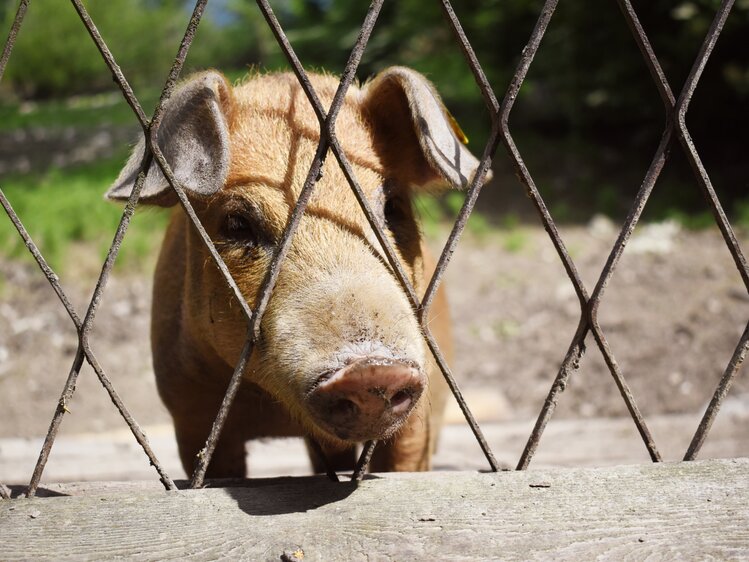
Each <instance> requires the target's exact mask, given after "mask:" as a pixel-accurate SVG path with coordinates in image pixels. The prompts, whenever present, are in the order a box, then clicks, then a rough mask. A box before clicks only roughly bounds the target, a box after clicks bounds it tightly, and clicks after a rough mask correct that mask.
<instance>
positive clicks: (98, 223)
mask: <svg viewBox="0 0 749 562" xmlns="http://www.w3.org/2000/svg"><path fill="white" fill-rule="evenodd" d="M124 156H125V155H124V154H121V155H119V156H118V157H116V158H111V159H108V160H105V161H102V162H97V163H95V164H90V165H86V166H82V167H76V168H71V169H68V170H56V169H53V170H49V171H47V172H44V173H41V174H32V175H25V176H11V177H8V178H6V179H4V180H3V182H2V184H1V185H0V187H2V190H3V192H4V193H5V196H6V197H7V198H8V200H9V201H10V203H11V205H12V206H13V208H14V210H15V211H16V213H17V214H18V216H19V217H20V218H21V220H22V221H23V223H24V226H25V227H26V230H27V231H28V232H29V234H30V235H31V237H32V239H33V240H34V242H35V243H36V244H37V246H38V247H39V248H40V250H41V251H42V254H43V255H44V257H45V259H46V260H47V262H48V263H49V264H50V266H51V267H52V268H53V269H54V270H55V271H57V272H63V271H65V269H66V268H67V267H68V266H69V265H70V263H71V261H74V260H75V259H76V258H74V256H73V255H72V254H71V250H72V249H73V248H78V249H80V246H85V247H87V248H90V249H91V250H93V251H94V252H95V253H97V255H98V257H99V258H100V260H103V258H104V256H105V255H106V251H107V250H108V249H109V246H110V244H111V243H112V238H113V236H114V233H115V230H116V229H117V225H118V224H119V221H120V217H121V215H122V210H123V207H122V206H120V205H116V204H113V203H108V202H106V201H104V198H103V194H104V192H105V191H106V189H107V187H108V186H109V184H110V183H111V182H112V181H113V179H114V178H115V177H117V174H118V173H119V169H120V167H121V166H122V162H123V159H124ZM165 224H166V214H165V213H160V212H158V211H156V212H152V211H145V212H144V211H141V210H139V211H138V212H137V213H136V215H135V217H134V218H133V221H132V224H131V225H130V229H129V231H128V234H127V236H126V237H125V241H124V243H123V245H122V249H121V252H120V256H119V258H118V264H119V265H120V266H125V267H127V268H130V269H133V268H134V269H138V268H139V264H140V263H141V262H142V261H143V260H145V261H149V260H150V257H151V255H152V254H153V251H154V249H155V248H157V247H158V244H159V243H160V241H161V238H162V233H163V230H164V226H165ZM0 252H1V253H3V254H5V255H10V256H13V257H18V258H22V259H28V260H32V259H33V258H32V256H31V254H29V252H28V251H27V250H26V247H25V246H24V244H23V242H22V241H21V239H20V237H19V236H18V235H17V233H16V231H15V227H14V226H13V225H12V224H11V222H10V221H9V220H0Z"/></svg>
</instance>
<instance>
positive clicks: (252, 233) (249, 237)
mask: <svg viewBox="0 0 749 562" xmlns="http://www.w3.org/2000/svg"><path fill="white" fill-rule="evenodd" d="M221 230H222V232H221V234H222V235H223V238H225V239H226V240H227V241H229V242H235V243H239V244H242V245H245V246H249V245H255V244H256V243H257V231H256V229H255V226H254V225H253V224H252V220H251V219H250V218H249V217H247V216H246V215H241V214H230V215H227V217H226V219H225V220H224V225H223V228H222V229H221Z"/></svg>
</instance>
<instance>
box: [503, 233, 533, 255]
mask: <svg viewBox="0 0 749 562" xmlns="http://www.w3.org/2000/svg"><path fill="white" fill-rule="evenodd" d="M529 241H530V239H529V237H528V234H527V233H526V232H525V231H524V230H523V229H520V228H516V229H514V230H510V231H508V232H507V233H506V234H504V236H503V237H502V246H503V247H504V249H505V250H507V251H508V252H510V253H512V254H516V253H518V252H521V251H522V250H523V249H524V248H526V247H527V246H528V242H529Z"/></svg>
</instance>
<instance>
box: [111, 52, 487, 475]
mask: <svg viewBox="0 0 749 562" xmlns="http://www.w3.org/2000/svg"><path fill="white" fill-rule="evenodd" d="M310 79H311V82H312V84H313V86H314V88H315V90H316V91H317V94H318V96H319V98H320V99H321V101H322V103H323V104H324V105H325V107H328V106H329V105H330V103H331V101H332V99H333V96H334V93H335V91H336V88H337V87H338V78H336V77H334V76H329V75H319V74H312V75H311V76H310ZM456 133H457V134H460V133H459V129H457V126H456V125H455V123H454V121H452V118H451V117H450V116H449V114H448V113H447V112H446V111H445V109H444V107H443V105H442V102H441V101H440V99H439V96H438V95H437V93H436V92H435V90H434V89H433V87H432V86H431V84H430V83H429V82H428V81H427V80H426V79H425V78H424V77H423V76H422V75H420V74H418V73H417V72H415V71H413V70H410V69H407V68H399V67H394V68H390V69H388V70H385V71H383V72H382V73H380V74H379V75H378V76H377V77H375V78H374V79H373V80H372V81H371V82H369V83H367V84H365V85H364V86H362V87H356V86H352V87H351V88H350V89H349V91H348V92H347V94H346V96H345V101H344V103H343V106H342V108H341V111H340V113H339V115H338V118H337V122H336V135H337V137H338V139H339V141H340V143H341V145H342V147H343V149H344V151H345V153H346V156H347V158H348V160H349V161H350V162H351V165H352V167H353V170H354V172H355V174H356V178H357V179H358V181H359V183H360V184H361V187H362V189H363V190H364V192H365V193H366V196H367V197H368V200H369V202H370V203H371V205H372V207H373V209H374V210H375V212H376V214H377V217H378V219H379V221H380V222H381V224H382V225H383V227H384V228H385V230H386V232H387V235H388V237H389V239H390V242H391V244H392V245H393V247H394V248H395V250H396V252H397V254H398V256H399V258H400V259H401V261H402V263H403V266H404V268H405V271H406V272H407V274H408V276H409V277H410V281H411V283H413V285H414V287H415V288H416V291H417V293H418V294H419V295H421V294H423V291H424V289H425V283H426V281H425V279H428V278H429V277H428V274H430V273H431V267H430V266H428V265H426V266H425V261H427V260H428V257H426V255H425V250H424V247H423V245H422V240H421V235H420V231H419V226H418V224H417V222H416V220H415V217H414V210H413V205H412V196H413V194H414V193H416V192H418V191H419V190H423V189H426V188H429V187H437V186H445V185H452V186H455V187H465V186H466V185H467V184H468V183H469V181H470V180H471V179H472V177H473V175H474V173H475V171H476V169H477V167H478V162H477V160H476V159H475V158H474V157H473V156H472V155H471V154H470V153H469V152H468V151H467V150H466V148H465V147H464V146H463V144H462V143H461V142H460V140H459V139H458V137H457V136H456ZM319 138H320V133H319V124H318V120H317V118H316V116H315V114H314V112H313V110H312V108H311V106H310V104H309V102H308V100H307V98H306V96H305V95H304V93H303V91H302V89H301V87H300V86H299V84H298V82H297V79H296V78H295V77H294V76H293V75H292V74H290V73H279V74H267V75H253V76H250V77H249V78H248V79H247V80H245V81H244V82H243V83H241V84H239V85H237V86H231V85H230V84H229V83H228V82H227V80H226V78H224V76H222V75H221V74H219V73H217V72H213V71H209V72H205V73H202V74H197V75H195V76H193V77H191V78H190V79H188V80H187V81H186V82H184V83H183V84H182V85H181V86H180V87H179V88H178V89H177V90H176V91H175V93H174V94H173V95H172V97H171V98H170V99H169V100H168V102H167V106H166V110H165V114H164V120H163V122H162V126H161V128H160V130H159V137H158V142H159V146H160V148H161V150H162V152H163V153H164V155H165V158H166V159H167V161H168V162H169V165H170V167H171V168H172V170H173V171H174V175H175V177H176V178H177V180H178V181H179V182H180V183H181V185H182V186H183V188H184V190H185V192H186V193H187V195H188V197H189V198H190V201H191V203H192V205H193V206H194V208H195V210H196V212H197V215H198V217H199V218H200V220H201V222H202V224H203V225H204V227H205V229H206V231H207V232H208V234H209V235H210V237H211V239H212V240H213V242H214V244H215V245H216V248H217V249H218V251H219V253H220V255H221V257H222V258H223V260H224V261H225V263H226V265H227V266H228V268H229V270H230V271H231V274H232V276H233V277H234V279H235V280H236V283H237V285H238V287H239V289H240V291H241V293H242V295H243V296H244V298H245V299H246V300H247V303H248V304H249V306H250V307H254V305H255V301H256V299H257V296H258V289H259V287H260V284H261V283H262V281H263V279H264V276H265V273H266V270H267V268H268V266H269V263H270V260H271V257H272V255H273V252H274V249H275V248H276V247H277V244H278V242H279V239H280V237H281V235H282V232H283V230H284V227H285V225H286V222H287V220H288V218H289V216H290V213H291V212H292V210H293V207H294V204H295V201H296V199H297V197H298V195H299V192H300V190H301V187H302V185H303V183H304V180H305V177H306V175H307V173H308V171H309V168H310V165H311V162H312V160H313V157H314V154H315V150H316V148H317V145H318V141H319ZM144 150H145V142H144V140H141V141H140V143H139V144H138V145H137V146H136V147H135V149H134V152H133V154H132V156H131V157H130V159H129V161H128V162H127V164H126V166H125V168H124V169H123V170H122V172H121V174H120V176H119V177H118V179H117V180H116V182H115V183H114V185H113V186H112V187H111V188H110V190H109V191H108V193H107V195H108V197H109V198H111V199H114V200H118V201H122V200H125V199H126V198H127V197H128V196H129V195H130V193H131V191H132V189H133V186H134V183H135V179H136V176H137V173H138V171H139V168H140V165H141V162H142V160H143V155H144ZM141 202H142V203H144V204H153V205H159V206H167V207H173V210H172V211H171V213H172V214H171V222H170V224H169V227H168V230H167V232H166V237H165V239H164V243H163V246H162V249H161V254H160V257H159V261H158V265H157V268H156V275H155V280H154V287H153V310H152V323H151V342H152V352H153V362H154V369H155V371H156V380H157V384H158V389H159V393H160V395H161V397H162V399H163V400H164V402H165V404H166V406H167V407H168V409H169V411H170V412H171V414H172V417H173V418H174V425H175V430H176V435H177V441H178V444H179V452H180V457H181V460H182V464H183V466H184V468H185V470H186V471H187V472H188V473H189V472H190V471H191V470H192V467H193V465H194V462H195V459H196V455H197V454H198V452H199V451H200V449H201V448H202V447H203V445H204V443H205V440H206V437H207V435H208V433H209V431H210V428H211V425H212V423H213V420H214V417H215V415H216V412H217V410H218V406H219V404H220V402H221V399H222V397H223V395H224V392H225V391H226V387H227V383H228V380H229V378H230V376H231V374H232V372H233V370H234V367H235V364H236V363H237V361H238V359H239V357H240V353H241V349H242V347H243V344H244V342H245V337H246V334H247V323H246V320H245V318H244V316H243V315H242V313H241V309H240V307H239V306H238V305H237V303H236V301H235V297H234V296H233V293H232V292H231V291H230V290H229V288H228V287H227V285H226V283H225V281H224V279H223V277H222V276H221V275H220V273H219V272H218V270H217V268H216V267H214V266H213V264H212V263H211V260H210V257H209V254H208V252H207V250H206V248H205V246H204V244H203V243H202V241H201V240H200V237H199V235H198V233H197V232H196V231H195V229H194V228H193V227H192V226H191V223H190V221H189V219H188V217H187V215H186V214H185V212H184V210H183V209H182V207H181V206H180V205H175V203H177V198H176V195H175V193H174V192H173V190H172V189H171V188H170V187H169V185H168V183H167V181H166V179H165V178H164V175H163V174H162V173H161V171H160V170H159V169H158V167H157V165H156V164H155V163H154V164H153V165H152V166H151V169H150V171H149V173H148V176H147V178H146V181H145V183H144V186H143V190H142V195H141ZM386 264H387V261H386V259H385V257H384V254H383V251H382V249H381V247H380V245H379V243H378V242H377V239H376V238H375V235H374V233H373V231H372V229H371V227H370V226H369V223H368V222H367V220H366V218H365V216H364V213H363V212H362V210H361V208H360V207H359V205H358V203H357V201H356V199H355V197H354V194H353V193H352V191H351V189H350V187H349V185H348V182H347V181H346V179H345V177H344V175H343V172H342V171H341V169H340V167H339V166H338V164H337V162H336V161H335V159H334V158H333V157H332V156H331V157H329V158H328V159H327V160H326V162H325V164H324V167H323V173H322V177H321V179H320V180H319V182H318V183H317V185H316V187H315V191H314V195H313V197H312V199H311V201H310V203H309V206H308V209H307V211H306V213H305V214H304V216H303V218H302V220H301V222H300V224H299V228H298V230H297V233H296V236H295V237H294V239H293V242H292V245H291V249H290V251H289V254H288V257H287V258H286V260H285V262H284V263H283V265H282V267H281V270H280V275H279V277H278V281H277V284H276V288H275V291H274V293H273V295H272V298H271V300H270V302H269V304H268V308H267V310H266V313H265V315H264V316H263V319H262V322H261V326H260V336H259V340H258V341H257V342H256V345H255V349H254V351H253V353H252V356H251V359H250V361H249V364H248V366H247V368H246V370H245V372H244V378H243V382H242V386H241V387H240V390H239V392H238V394H237V398H236V400H235V402H234V405H233V407H232V409H231V411H230V413H229V416H228V418H227V423H226V426H225V428H224V431H223V433H222V435H221V438H220V439H219V441H218V444H217V447H216V450H215V454H214V456H213V459H212V461H211V464H210V466H209V468H208V476H213V477H230V476H244V475H245V472H246V466H245V441H246V440H248V439H256V438H263V437H286V436H306V437H307V438H308V439H309V438H311V439H314V440H316V441H317V442H318V443H319V444H320V445H321V446H322V449H323V450H324V452H325V454H326V456H327V458H328V460H329V462H330V464H331V465H332V467H333V468H335V469H337V470H344V469H351V468H352V467H353V465H354V462H355V457H354V451H355V447H356V445H357V443H360V442H363V441H366V440H370V439H378V440H380V441H381V443H380V445H379V446H378V448H377V449H376V452H375V456H374V458H373V460H372V463H371V468H372V470H375V471H391V470H409V471H413V470H427V469H428V468H429V467H430V457H431V454H432V451H433V449H434V446H435V441H436V438H437V435H438V432H439V428H440V424H441V418H442V411H443V407H444V404H445V400H446V397H447V394H448V392H447V387H446V384H445V382H444V379H443V377H442V375H441V373H440V372H439V370H438V369H437V368H436V366H435V365H434V360H433V358H432V357H431V355H430V354H429V353H428V350H427V348H426V345H425V343H424V340H423V337H422V334H421V330H420V327H419V323H418V321H417V319H416V314H415V312H414V310H413V309H412V307H411V305H410V304H409V301H408V299H407V298H406V296H405V294H404V291H403V289H402V288H401V287H400V285H399V283H398V282H397V280H396V279H395V277H394V275H393V274H392V273H391V271H390V270H389V267H388V266H387V265H386ZM433 308H434V310H433V312H432V318H433V321H432V322H431V324H430V326H431V330H432V331H433V333H434V335H435V337H436V338H437V340H438V341H439V343H440V345H441V346H442V349H443V351H444V352H445V354H446V355H448V356H449V354H450V337H449V336H450V334H449V325H448V315H447V312H446V304H445V301H444V296H443V295H441V294H438V296H437V300H436V302H435V306H434V307H433ZM311 456H312V462H313V466H314V468H315V469H316V470H317V471H321V470H322V469H323V467H322V466H321V462H320V460H319V459H317V458H315V456H314V455H311Z"/></svg>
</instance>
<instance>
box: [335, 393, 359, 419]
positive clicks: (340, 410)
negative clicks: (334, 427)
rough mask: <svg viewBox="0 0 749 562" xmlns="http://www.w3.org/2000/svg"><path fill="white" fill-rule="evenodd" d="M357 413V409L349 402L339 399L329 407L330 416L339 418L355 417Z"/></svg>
mask: <svg viewBox="0 0 749 562" xmlns="http://www.w3.org/2000/svg"><path fill="white" fill-rule="evenodd" d="M358 412H359V407H358V406H357V405H356V404H354V403H353V402H352V401H351V400H347V399H346V398H341V399H340V400H336V401H335V402H334V403H333V404H332V405H331V407H330V413H331V415H333V416H335V417H339V418H348V417H352V416H355V415H356V414H357V413H358Z"/></svg>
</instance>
